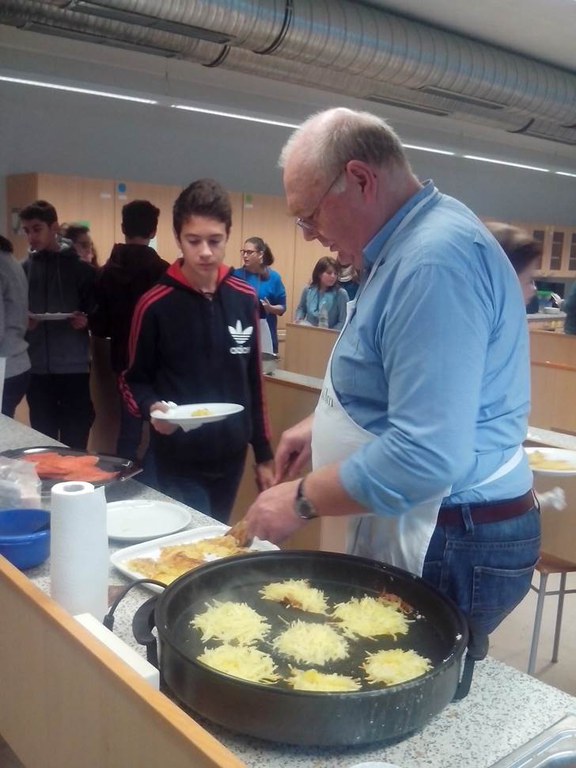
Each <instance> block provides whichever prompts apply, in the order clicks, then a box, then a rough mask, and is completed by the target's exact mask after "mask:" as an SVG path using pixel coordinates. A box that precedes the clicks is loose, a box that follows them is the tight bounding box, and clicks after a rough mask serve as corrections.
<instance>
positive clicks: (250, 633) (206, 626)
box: [190, 600, 270, 645]
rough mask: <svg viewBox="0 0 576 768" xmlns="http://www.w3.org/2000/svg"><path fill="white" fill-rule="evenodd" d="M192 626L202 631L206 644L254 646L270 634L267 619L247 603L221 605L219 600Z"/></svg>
mask: <svg viewBox="0 0 576 768" xmlns="http://www.w3.org/2000/svg"><path fill="white" fill-rule="evenodd" d="M190 624H191V626H193V627H194V628H195V629H198V630H200V632H201V633H202V642H204V643H206V642H208V641H209V640H221V641H223V642H225V643H236V644H237V645H253V644H254V643H256V642H257V641H258V640H263V639H264V638H265V637H266V635H267V634H268V633H269V632H270V624H269V623H268V622H267V621H266V619H265V618H264V617H263V616H260V614H259V613H257V612H256V611H255V610H254V608H250V606H249V605H246V603H233V602H226V603H220V602H218V601H217V600H215V601H214V605H209V606H208V609H207V610H206V611H205V612H204V613H200V614H198V616H196V617H195V618H194V619H192V621H191V622H190Z"/></svg>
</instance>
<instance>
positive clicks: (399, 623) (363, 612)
mask: <svg viewBox="0 0 576 768" xmlns="http://www.w3.org/2000/svg"><path fill="white" fill-rule="evenodd" d="M332 616H333V617H334V618H335V619H337V620H338V622H340V625H339V626H341V628H342V631H343V632H344V633H345V634H347V635H360V636H361V637H377V636H379V635H391V636H392V637H394V638H396V636H397V635H405V634H406V633H407V632H408V624H409V622H408V620H407V619H406V617H405V616H404V614H403V613H402V612H401V611H400V610H399V608H396V607H393V606H392V605H385V604H384V603H382V602H381V601H380V600H378V599H377V598H374V597H368V596H366V597H362V598H357V597H353V598H352V599H351V600H348V602H346V603H339V604H338V605H337V606H336V607H335V608H334V611H333V613H332Z"/></svg>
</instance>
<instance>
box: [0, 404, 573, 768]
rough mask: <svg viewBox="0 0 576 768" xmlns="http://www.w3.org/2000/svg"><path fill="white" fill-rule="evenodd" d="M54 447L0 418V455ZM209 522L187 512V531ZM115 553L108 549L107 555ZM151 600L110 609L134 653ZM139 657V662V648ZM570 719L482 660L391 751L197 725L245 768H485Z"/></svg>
mask: <svg viewBox="0 0 576 768" xmlns="http://www.w3.org/2000/svg"><path fill="white" fill-rule="evenodd" d="M531 431H532V430H531ZM551 434H552V435H554V436H556V437H559V436H558V435H557V434H556V433H551ZM540 437H542V436H541V435H540ZM572 440H576V438H572ZM54 444H56V443H55V442H54V441H53V440H50V439H49V438H46V437H44V436H43V435H40V434H39V433H37V432H34V431H33V430H31V429H30V428H28V427H26V426H24V425H22V424H19V423H17V422H15V421H13V420H12V419H8V418H6V417H5V416H0V450H6V449H8V448H21V447H29V446H34V445H54ZM106 497H107V500H108V501H119V500H122V499H130V498H141V499H165V498H166V497H164V496H162V495H161V494H158V493H157V492H156V491H154V490H152V489H150V488H147V487H146V486H144V485H142V484H140V483H138V482H137V481H136V480H127V481H125V482H122V483H118V484H117V485H112V486H109V487H108V488H107V489H106ZM212 522H213V521H211V519H210V518H207V517H206V516H204V515H202V514H201V513H199V512H195V511H193V518H192V523H191V526H190V527H192V528H194V527H198V526H201V525H206V524H211V523H212ZM115 549H117V547H112V548H111V551H114V550H115ZM27 576H28V577H29V578H30V579H31V580H32V582H33V583H34V584H36V585H37V586H38V587H39V588H40V589H42V590H43V591H44V592H49V587H50V584H49V566H48V564H47V563H45V564H43V565H42V566H40V567H38V568H35V569H32V570H30V571H28V572H27ZM110 583H111V584H112V585H125V584H127V583H128V581H127V580H126V579H125V578H124V577H123V576H122V575H121V574H120V573H118V572H116V571H115V570H113V569H111V573H110ZM149 596H150V592H148V591H147V590H144V589H142V588H135V589H134V590H132V591H131V592H130V593H129V594H128V595H127V597H126V598H125V599H124V600H123V601H122V602H121V603H120V605H119V607H118V609H117V610H116V613H115V616H116V622H115V627H114V631H115V633H116V634H117V635H118V636H119V637H121V638H122V639H123V640H125V642H127V643H129V644H130V645H132V647H134V641H133V640H132V634H131V619H132V616H133V614H134V611H135V610H136V608H137V607H138V606H139V605H141V603H142V602H143V601H144V600H146V599H147V598H148V597H149ZM138 650H139V651H140V652H141V653H142V654H143V655H144V652H143V649H141V648H139V649H138ZM568 712H572V713H576V697H574V696H570V695H569V694H567V693H564V692H562V691H560V690H558V689H555V688H552V687H550V686H548V685H546V684H544V683H542V682H540V681H538V680H536V679H535V678H533V677H530V676H529V675H527V674H525V673H522V672H519V671H518V670H515V669H513V668H512V667H509V666H508V665H506V664H503V663H501V662H498V661H496V660H494V659H492V658H490V657H488V658H487V659H485V660H484V661H482V662H480V663H477V664H476V668H475V670H474V677H473V681H472V687H471V690H470V692H469V694H468V696H467V697H466V698H465V699H463V700H462V701H459V702H456V703H453V704H450V705H448V706H447V707H446V708H445V709H444V710H443V711H442V712H441V713H440V714H439V715H437V716H436V717H435V718H434V719H433V720H432V721H431V722H430V723H429V724H428V725H427V726H426V727H425V728H424V729H422V730H421V731H420V732H419V733H416V734H415V735H413V736H411V737H409V738H407V739H405V740H403V741H401V742H399V743H396V744H393V745H388V746H385V745H376V746H370V747H362V748H358V747H354V748H348V749H347V748H338V749H328V748H305V747H294V746H289V745H284V744H273V743H268V742H263V741H259V740H256V739H252V738H249V737H244V736H241V735H236V734H233V733H231V732H230V731H227V730H225V729H223V728H221V727H219V726H215V725H213V724H211V723H208V722H206V721H203V720H202V719H201V718H197V719H198V721H199V722H200V723H201V725H202V726H203V727H205V728H206V730H207V731H209V732H210V733H211V734H212V735H214V736H215V737H216V738H217V739H218V740H219V741H220V742H222V744H224V745H225V746H226V747H227V748H228V749H230V750H231V751H232V752H233V753H234V754H236V755H237V757H238V758H240V759H241V760H243V761H244V762H245V763H246V765H247V766H250V767H251V768H277V767H278V766H279V765H282V766H292V767H293V768H348V767H350V766H352V765H353V764H354V763H357V762H360V761H365V760H386V761H389V762H393V763H395V764H396V765H397V766H399V768H462V766H464V768H467V767H470V768H472V767H473V768H489V766H490V765H492V763H494V762H495V761H497V760H499V759H501V758H502V757H504V756H505V755H507V754H508V753H509V752H511V751H512V750H513V749H515V748H516V747H518V746H519V745H521V744H523V743H524V742H526V741H527V740H529V739H530V738H532V737H533V736H535V735H536V734H538V733H539V732H540V731H542V730H543V729H544V728H547V727H548V726H550V725H551V724H553V723H554V722H556V721H557V720H559V719H560V718H561V717H562V716H564V715H565V714H566V713H568Z"/></svg>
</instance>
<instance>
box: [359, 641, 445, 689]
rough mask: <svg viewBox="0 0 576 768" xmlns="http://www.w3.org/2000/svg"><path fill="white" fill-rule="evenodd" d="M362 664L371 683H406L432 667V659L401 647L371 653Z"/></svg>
mask: <svg viewBox="0 0 576 768" xmlns="http://www.w3.org/2000/svg"><path fill="white" fill-rule="evenodd" d="M362 666H363V668H364V671H365V672H366V675H367V677H368V682H369V683H384V684H385V685H398V684H399V683H405V682H406V681H407V680H413V679H414V678H415V677H420V675H423V674H424V672H428V670H429V669H432V664H431V663H430V659H425V658H424V657H423V656H420V654H419V653H416V651H403V650H401V649H400V648H393V649H391V650H389V651H377V652H376V653H369V654H368V656H367V657H366V661H365V662H364V664H363V665H362Z"/></svg>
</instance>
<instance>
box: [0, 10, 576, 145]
mask: <svg viewBox="0 0 576 768" xmlns="http://www.w3.org/2000/svg"><path fill="white" fill-rule="evenodd" d="M10 9H11V10H10ZM92 14H97V15H92ZM10 15H11V16H12V19H14V18H16V17H18V18H19V21H18V20H16V21H14V20H12V21H10ZM26 15H27V16H28V17H29V18H28V22H27V23H23V22H22V17H23V16H26ZM0 21H4V23H8V24H10V23H12V24H15V25H17V26H24V27H25V28H32V27H31V26H30V24H34V25H38V24H40V23H46V24H50V25H52V30H55V29H57V27H58V24H60V26H61V27H62V26H65V27H68V28H70V27H73V28H74V29H75V30H76V32H77V33H78V34H81V33H84V34H86V33H95V34H97V35H99V36H101V37H102V39H103V42H107V43H108V44H110V45H119V44H121V43H122V42H125V43H127V44H129V45H130V46H134V45H135V46H141V48H144V47H146V46H148V47H150V48H152V49H154V48H156V49H160V51H164V53H162V55H172V56H174V55H176V56H178V57H179V58H182V59H186V60H190V61H194V62H196V63H201V64H204V65H206V66H214V65H218V66H221V67H223V68H229V69H233V70H234V71H240V72H245V73H250V74H254V75H258V76H260V77H267V78H271V79H277V80H281V81H287V82H291V83H301V84H303V85H308V86H310V85H313V86H314V87H317V88H322V89H324V90H327V91H332V92H335V93H343V94H347V95H350V96H355V97H358V98H364V99H370V100H372V101H374V102H377V103H385V104H391V105H393V106H399V107H403V108H409V109H417V110H420V111H422V112H426V113H428V114H436V115H450V116H451V117H458V118H460V119H465V120H469V121H472V122H477V123H481V124H484V125H491V126H498V127H500V128H503V129H505V130H507V131H514V132H518V133H524V134H526V135H538V137H539V138H547V139H551V140H555V141H560V142H565V143H567V144H572V143H573V137H572V133H573V131H572V129H570V128H567V126H570V125H573V124H576V76H575V75H573V74H571V73H569V72H566V71H564V70H561V69H559V68H555V67H552V66H549V65H546V64H543V63H540V62H537V61H534V60H531V59H528V58H526V57H523V56H519V55H516V54H512V53H508V52H506V51H504V50H501V49H498V48H494V47H490V46H488V45H484V44H482V43H478V42H475V41H473V40H470V39H467V38H464V37H462V36H459V35H456V34H452V33H449V32H445V31H442V30H440V29H437V28H434V27H431V26H427V25H424V24H420V23H417V22H414V21H411V20H408V19H404V18H400V17H398V16H394V15H392V14H389V13H385V12H383V11H380V10H375V9H372V8H369V7H366V6H363V5H360V4H357V3H353V2H351V1H350V0H252V1H251V2H247V3H242V4H239V3H238V2H237V0H195V2H189V0H163V2H162V3H158V2H157V0H44V1H42V0H3V2H2V4H1V6H0ZM33 28H35V29H39V27H38V26H34V27H33ZM176 31H177V33H176ZM53 33H54V34H57V32H54V31H53ZM208 37H209V38H210V42H207V41H206V38H208ZM195 38H196V39H195ZM197 38H200V39H197ZM108 41H109V42H108ZM213 41H218V43H220V44H218V43H216V42H213ZM224 43H225V44H224ZM530 121H533V123H532V124H531V128H527V127H526V126H527V124H528V123H529V122H530ZM540 123H541V124H542V127H539V124H540Z"/></svg>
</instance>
